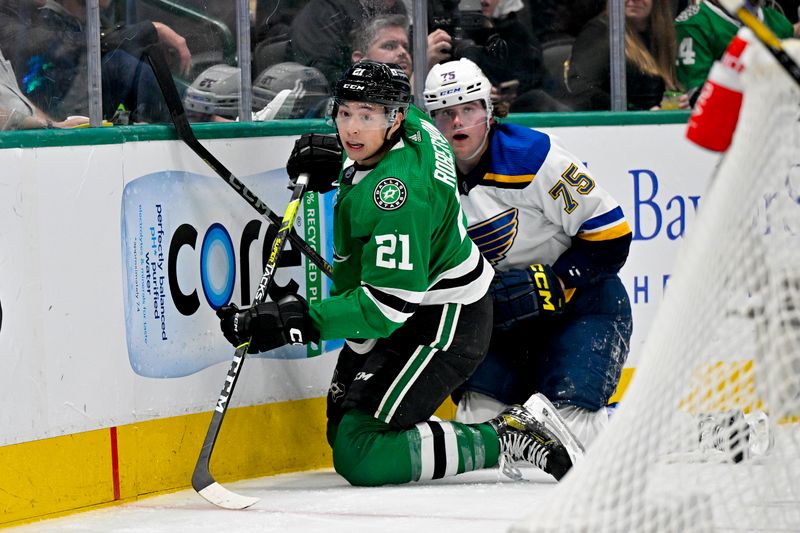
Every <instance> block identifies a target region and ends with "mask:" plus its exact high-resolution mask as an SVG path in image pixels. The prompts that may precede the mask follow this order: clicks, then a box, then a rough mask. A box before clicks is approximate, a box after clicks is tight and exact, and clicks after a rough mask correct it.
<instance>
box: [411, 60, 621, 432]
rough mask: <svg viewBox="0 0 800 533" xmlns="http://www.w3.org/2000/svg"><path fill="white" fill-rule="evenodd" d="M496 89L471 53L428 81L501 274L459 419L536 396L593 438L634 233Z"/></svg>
mask: <svg viewBox="0 0 800 533" xmlns="http://www.w3.org/2000/svg"><path fill="white" fill-rule="evenodd" d="M490 91H491V86H490V83H489V80H488V79H487V78H486V76H484V74H483V72H481V70H480V69H479V68H478V66H477V65H475V64H474V63H472V62H471V61H469V60H468V59H461V60H459V61H450V62H447V63H442V64H439V65H436V66H434V67H433V68H432V69H431V71H430V72H429V73H428V77H427V80H426V83H425V93H424V96H425V105H426V107H427V110H428V112H429V113H430V114H431V116H432V117H433V120H434V122H435V123H436V126H437V127H438V128H439V130H440V131H441V132H442V133H443V134H444V136H445V137H446V138H447V140H448V141H449V142H450V144H451V146H452V148H453V153H454V154H455V158H456V166H457V174H458V187H459V192H460V193H461V202H462V207H463V209H464V212H465V213H466V216H467V221H468V225H469V229H468V232H469V236H470V237H471V238H472V240H473V241H474V242H475V243H476V244H477V245H478V247H479V248H480V250H481V252H482V253H483V255H484V257H485V258H486V259H487V260H488V261H489V262H490V263H491V264H492V265H493V266H494V267H495V269H496V270H497V275H496V276H495V278H494V280H493V282H492V286H491V290H490V292H491V294H492V297H493V299H494V334H493V336H492V342H491V345H490V347H489V352H488V354H487V356H486V359H485V360H484V361H483V362H482V363H481V365H480V366H479V367H478V369H477V370H476V371H475V372H474V373H473V374H472V376H471V377H470V378H469V379H468V380H467V381H466V383H464V384H463V385H461V386H459V387H458V389H456V392H455V394H454V395H453V399H454V401H455V402H456V403H457V404H458V411H457V415H456V419H457V420H461V421H464V422H477V421H481V420H486V419H488V418H491V417H493V416H495V415H496V414H497V413H499V412H501V411H502V410H503V409H504V408H505V406H506V405H508V404H516V403H521V402H524V401H525V399H526V398H528V397H529V396H530V395H531V394H532V393H534V392H539V393H542V394H543V395H544V396H545V397H547V398H549V399H550V400H551V401H552V402H553V404H555V405H556V406H558V411H559V413H560V414H561V416H562V417H563V418H564V419H565V420H566V421H567V423H568V425H569V426H570V429H571V430H572V432H574V433H575V435H577V436H578V438H579V440H581V441H582V442H583V443H584V444H586V443H588V442H590V441H591V440H592V439H593V438H594V437H595V436H596V435H597V433H598V432H599V431H600V429H602V428H603V427H604V426H605V425H606V423H607V422H608V414H607V412H606V409H605V407H606V404H607V403H608V400H609V398H610V397H611V395H612V394H613V393H614V390H615V388H616V386H617V383H618V382H619V378H620V374H621V371H622V367H623V364H624V363H625V359H626V358H627V355H628V343H629V340H630V336H631V329H632V326H631V308H630V301H629V299H628V294H627V293H626V291H625V287H624V286H623V285H622V282H621V281H620V279H619V277H618V276H617V272H618V271H619V269H620V268H621V267H622V265H623V264H624V263H625V260H626V259H627V256H628V249H629V247H630V243H631V231H630V228H629V226H628V223H627V222H626V221H625V217H624V215H623V213H622V209H621V208H620V206H619V204H618V203H617V201H616V200H614V198H612V197H611V195H609V194H608V193H607V192H606V191H604V190H603V189H602V188H601V187H600V186H599V184H598V183H597V182H596V181H595V179H594V178H593V177H592V175H591V174H590V173H589V170H588V169H587V168H586V167H585V166H584V165H583V164H582V163H581V160H580V159H578V158H577V157H575V156H574V155H572V154H571V153H569V152H568V151H567V150H565V149H564V148H563V147H562V146H561V145H560V144H559V142H558V141H557V140H556V139H555V138H553V137H552V136H550V135H548V134H546V133H543V132H539V131H536V130H531V129H529V128H524V127H521V126H516V125H513V124H498V123H497V122H495V119H494V117H493V116H492V102H491V99H490ZM546 401H547V400H546V398H539V403H540V404H544V405H545V407H547V404H546ZM565 438H566V436H565Z"/></svg>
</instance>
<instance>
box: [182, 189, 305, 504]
mask: <svg viewBox="0 0 800 533" xmlns="http://www.w3.org/2000/svg"><path fill="white" fill-rule="evenodd" d="M307 184H308V175H307V174H301V175H300V176H299V177H298V178H297V185H295V187H294V190H293V191H292V199H291V200H290V201H289V205H288V206H286V213H285V214H284V215H283V220H282V221H281V226H280V229H279V230H278V234H277V235H276V236H275V240H274V241H273V243H272V251H271V252H270V254H269V259H267V266H266V267H264V275H263V276H261V281H260V282H259V284H258V290H256V295H255V296H254V297H253V305H256V304H259V303H261V302H263V301H264V299H265V298H266V295H267V292H268V291H269V287H270V285H271V284H272V278H273V274H275V269H276V268H277V266H278V259H279V258H280V256H281V253H282V252H283V248H284V246H285V245H286V238H287V237H288V235H290V233H289V232H290V231H291V228H292V223H293V222H294V218H295V216H296V215H297V209H298V207H299V206H300V199H301V198H302V196H303V193H304V192H305V189H306V185H307ZM249 347H250V341H249V340H248V341H247V342H245V343H244V344H242V345H240V346H238V347H237V348H236V353H235V354H234V355H233V362H231V367H230V369H229V370H228V375H227V376H226V377H225V384H224V385H223V386H222V392H220V393H219V399H217V405H216V407H215V408H214V413H213V414H212V415H211V424H210V425H209V426H208V431H207V432H206V438H205V440H204V441H203V447H202V449H201V450H200V457H198V458H197V464H195V466H194V472H193V473H192V487H193V488H194V490H196V491H197V493H198V494H200V496H202V497H203V498H205V499H206V500H208V501H209V502H211V503H213V504H214V505H217V506H219V507H224V508H225V509H244V508H245V507H250V506H251V505H253V504H254V503H256V502H257V501H258V498H251V497H248V496H242V495H241V494H236V493H235V492H232V491H230V490H228V489H226V488H225V487H223V486H222V485H220V484H219V483H217V482H216V481H214V477H213V476H212V475H211V470H210V469H209V463H210V461H211V453H212V452H213V451H214V445H215V444H216V442H217V435H219V429H220V426H222V419H223V418H225V413H226V412H227V411H228V405H229V401H230V399H231V396H232V395H233V389H234V387H236V381H237V380H238V379H239V373H240V372H241V371H242V365H243V364H244V358H245V356H246V355H247V349H248V348H249Z"/></svg>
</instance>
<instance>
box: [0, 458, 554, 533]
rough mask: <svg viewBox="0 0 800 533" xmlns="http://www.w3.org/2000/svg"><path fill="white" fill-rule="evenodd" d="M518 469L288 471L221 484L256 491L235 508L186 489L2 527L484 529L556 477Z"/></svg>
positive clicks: (224, 532) (15, 531)
mask: <svg viewBox="0 0 800 533" xmlns="http://www.w3.org/2000/svg"><path fill="white" fill-rule="evenodd" d="M523 471H524V474H525V478H526V479H525V480H522V481H511V480H510V479H508V478H506V477H505V476H503V475H502V474H501V473H500V472H499V470H498V469H496V468H495V469H486V470H481V471H478V472H469V473H466V474H462V475H459V476H455V477H452V478H448V479H441V480H436V481H433V482H427V483H410V484H407V485H396V486H388V487H378V488H364V487H352V486H350V485H348V483H347V482H346V481H345V480H344V479H342V478H341V477H339V476H338V475H337V474H336V473H335V472H333V470H318V471H313V472H301V473H292V474H284V475H279V476H271V477H264V478H258V479H250V480H245V481H239V482H235V483H227V484H225V486H226V487H227V488H229V489H231V490H234V491H236V492H238V493H240V494H245V495H248V496H255V497H258V498H261V500H260V501H259V502H258V503H256V504H255V505H253V506H252V507H250V508H248V509H244V510H241V511H229V510H224V509H219V508H217V507H214V506H213V505H211V504H210V503H208V502H206V501H205V500H204V499H203V498H201V497H200V496H199V495H198V494H197V493H195V492H194V491H193V490H191V489H188V490H183V491H180V492H175V493H171V494H164V495H160V496H154V497H149V498H142V499H139V500H137V501H133V502H129V503H123V504H120V505H115V506H112V507H106V508H102V509H98V510H93V511H86V512H82V513H78V514H73V515H70V516H66V517H63V518H55V519H51V520H45V521H40V522H35V523H31V524H26V525H22V526H17V527H14V528H10V529H8V530H7V531H9V532H12V533H32V532H37V533H38V532H51V531H59V532H61V531H65V532H81V533H95V532H97V533H100V532H102V533H108V532H111V531H113V532H115V533H140V532H141V533H145V532H146V533H162V532H164V533H166V532H170V533H173V532H178V531H180V532H192V533H203V532H213V533H236V532H245V531H247V532H252V531H259V532H262V531H280V532H284V533H293V532H297V533H300V532H303V533H307V532H314V531H320V532H324V533H354V532H361V531H365V532H366V531H369V532H380V533H391V532H403V533H409V532H413V533H426V532H436V533H446V532H451V531H452V532H458V533H470V532H475V533H492V532H500V531H506V530H508V528H509V527H510V526H511V524H512V523H514V522H515V521H517V520H519V519H521V518H522V517H524V516H526V515H529V514H530V513H531V512H533V511H534V510H535V509H536V503H537V501H539V500H541V499H542V498H543V497H544V496H545V495H546V494H547V493H548V492H549V491H550V490H552V488H553V487H555V485H556V482H555V480H554V479H553V478H552V477H550V476H549V475H547V474H545V473H543V472H541V471H539V470H536V469H534V468H532V467H531V468H524V469H523Z"/></svg>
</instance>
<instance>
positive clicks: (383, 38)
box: [350, 15, 451, 86]
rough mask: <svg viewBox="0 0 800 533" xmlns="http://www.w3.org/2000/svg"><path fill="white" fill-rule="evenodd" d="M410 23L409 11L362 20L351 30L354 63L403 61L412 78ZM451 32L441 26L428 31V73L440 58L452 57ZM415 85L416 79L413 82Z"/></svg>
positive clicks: (405, 69)
mask: <svg viewBox="0 0 800 533" xmlns="http://www.w3.org/2000/svg"><path fill="white" fill-rule="evenodd" d="M408 35H409V24H408V18H407V17H406V16H405V15H378V16H377V17H374V18H371V19H367V20H365V21H364V22H363V23H362V24H359V25H358V26H357V27H356V29H354V30H353V32H352V33H351V37H350V41H351V44H352V50H353V52H352V54H351V58H352V60H353V63H355V62H357V61H361V60H362V59H372V60H373V61H381V62H383V63H394V64H396V65H400V67H402V69H403V70H404V71H405V73H406V75H407V76H408V77H409V78H410V79H411V78H412V75H413V68H412V57H411V46H410V44H409V38H408ZM450 46H451V44H450V36H449V35H448V34H447V32H445V31H444V30H441V29H437V30H434V31H432V32H431V33H430V34H428V38H427V58H428V65H427V69H426V70H425V74H427V73H428V70H430V68H431V67H432V66H433V65H435V64H437V63H439V62H440V61H442V60H444V59H447V58H449V57H450ZM412 86H413V83H412Z"/></svg>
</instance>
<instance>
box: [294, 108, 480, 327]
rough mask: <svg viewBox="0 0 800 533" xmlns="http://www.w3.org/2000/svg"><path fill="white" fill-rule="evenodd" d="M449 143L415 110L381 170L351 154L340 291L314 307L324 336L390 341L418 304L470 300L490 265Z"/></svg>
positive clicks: (337, 225)
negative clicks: (474, 236) (473, 233)
mask: <svg viewBox="0 0 800 533" xmlns="http://www.w3.org/2000/svg"><path fill="white" fill-rule="evenodd" d="M456 181H457V180H456V168H455V160H454V158H453V153H452V151H451V149H450V146H449V145H448V143H447V140H446V139H445V138H444V136H442V134H441V133H439V131H438V130H437V129H436V127H435V126H434V125H433V124H432V123H431V122H430V120H429V119H428V117H427V116H426V115H425V114H424V113H423V112H422V111H421V110H419V109H417V108H416V107H414V106H411V107H410V108H409V112H408V116H407V117H406V120H405V123H404V131H403V133H402V136H401V139H400V140H399V141H398V142H397V143H396V144H395V145H394V146H393V147H392V148H391V150H389V151H388V152H387V153H386V155H385V156H384V157H383V159H382V160H381V161H380V162H379V163H378V164H377V165H376V166H374V167H370V168H367V167H363V166H361V165H359V164H358V163H356V162H354V161H352V160H349V159H346V160H345V162H344V166H343V170H342V173H341V174H340V176H339V188H338V190H337V192H336V197H335V199H334V212H333V219H334V220H333V240H334V258H333V259H334V265H333V288H332V289H331V295H330V297H329V298H326V299H324V300H322V301H321V302H319V303H315V304H313V305H311V307H310V309H309V313H310V315H311V318H312V320H313V322H314V325H315V326H316V328H317V329H318V330H319V331H320V335H321V337H322V338H323V339H338V338H346V339H378V338H384V337H388V336H389V335H390V334H391V333H392V332H393V331H395V330H396V329H397V328H399V327H400V326H402V325H403V323H404V322H405V321H406V320H407V319H408V318H409V317H410V316H412V315H413V314H414V311H415V310H416V309H417V307H418V306H420V305H437V304H445V303H462V304H469V303H473V302H475V301H477V300H478V299H480V298H481V297H482V296H484V295H485V294H486V292H487V290H488V287H489V284H490V283H491V280H492V276H493V270H492V267H491V266H490V265H489V264H488V263H487V262H486V260H485V259H484V258H483V256H481V254H480V251H479V250H478V248H477V246H475V245H474V244H473V242H472V241H471V240H470V239H469V237H468V236H467V228H466V218H465V216H464V213H463V212H462V210H461V203H460V199H459V194H458V190H457V188H456Z"/></svg>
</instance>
